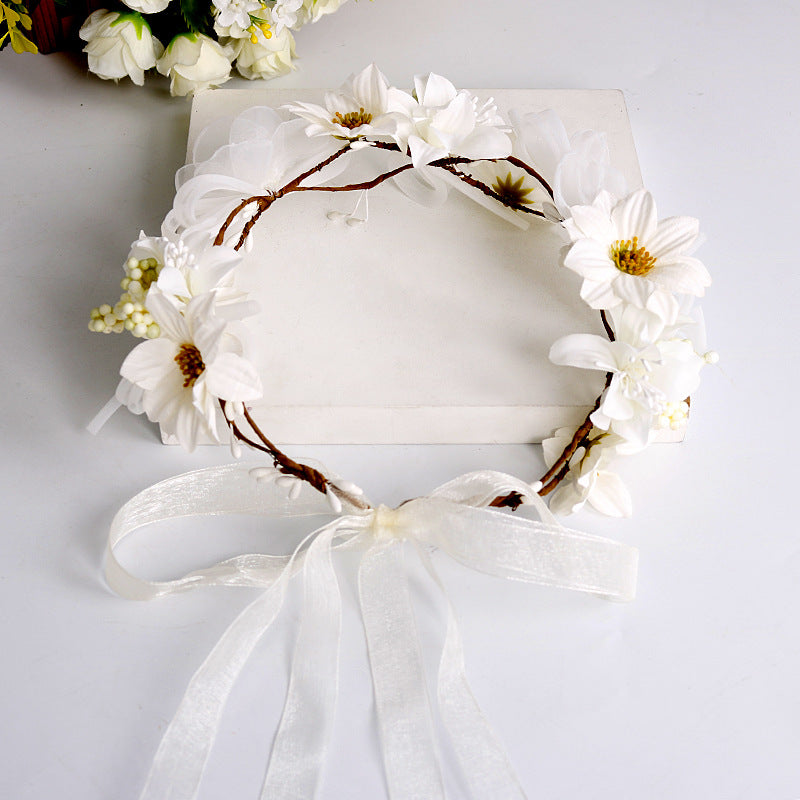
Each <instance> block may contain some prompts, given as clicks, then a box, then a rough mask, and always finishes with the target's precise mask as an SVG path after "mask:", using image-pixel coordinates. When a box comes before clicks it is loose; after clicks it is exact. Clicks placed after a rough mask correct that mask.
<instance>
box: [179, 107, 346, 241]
mask: <svg viewBox="0 0 800 800" xmlns="http://www.w3.org/2000/svg"><path fill="white" fill-rule="evenodd" d="M305 127H306V124H305V122H303V121H302V120H299V119H296V120H290V121H289V122H283V120H282V119H281V118H280V117H279V116H278V114H277V113H276V112H275V111H274V110H273V109H269V108H258V107H257V108H252V109H249V110H248V111H247V112H245V113H244V114H241V115H240V116H239V117H237V119H236V120H235V121H234V123H233V125H232V127H231V130H230V134H229V140H228V141H229V143H228V144H226V145H224V146H223V147H220V148H218V149H217V150H216V152H214V153H213V155H212V156H211V157H210V158H208V159H206V160H205V161H202V162H200V163H198V164H193V165H191V166H190V167H187V168H185V169H184V170H181V172H180V173H179V176H178V182H179V187H178V191H177V193H176V195H175V200H174V203H173V207H172V210H171V211H170V212H169V214H168V215H167V218H166V220H165V222H164V224H165V227H166V228H167V229H168V230H169V231H170V232H179V231H183V232H184V233H185V234H194V233H205V234H206V235H207V236H209V237H211V238H212V239H213V238H214V237H215V236H216V234H217V232H218V231H219V229H220V227H221V226H222V224H223V222H224V221H225V219H226V218H227V216H228V214H229V213H230V212H231V209H233V208H235V207H236V206H237V205H238V203H239V202H240V201H241V199H242V198H244V197H254V196H257V195H267V194H269V193H270V192H274V191H277V190H278V189H280V188H282V187H283V186H285V185H286V183H288V182H289V181H290V180H291V179H293V178H295V177H296V176H297V175H300V174H301V173H302V172H304V171H305V170H306V169H309V168H310V167H312V166H314V165H315V164H318V163H320V162H321V161H323V160H324V159H325V158H327V157H328V156H329V155H331V154H332V153H334V152H335V151H336V150H338V149H339V148H338V146H337V145H336V144H335V143H334V142H333V140H327V139H321V138H311V139H309V137H307V136H306V134H305ZM343 161H344V160H343V159H338V160H337V161H334V162H333V164H331V166H330V167H329V168H328V169H327V170H326V171H325V176H326V177H332V176H333V175H334V174H336V172H337V170H339V169H341V168H343V166H344V164H343ZM340 162H341V163H340ZM315 177H317V178H319V176H315ZM307 183H311V181H309V182H307Z"/></svg>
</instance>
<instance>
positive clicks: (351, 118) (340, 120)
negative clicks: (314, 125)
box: [331, 106, 372, 131]
mask: <svg viewBox="0 0 800 800" xmlns="http://www.w3.org/2000/svg"><path fill="white" fill-rule="evenodd" d="M331 122H333V123H334V124H336V125H341V126H342V127H343V128H347V130H349V131H352V130H353V128H357V127H358V126H359V125H369V124H370V122H372V114H370V113H369V111H365V110H364V106H361V108H359V109H358V111H348V112H347V113H346V114H342V112H341V111H337V112H336V113H335V114H334V115H333V119H331Z"/></svg>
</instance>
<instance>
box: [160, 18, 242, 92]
mask: <svg viewBox="0 0 800 800" xmlns="http://www.w3.org/2000/svg"><path fill="white" fill-rule="evenodd" d="M156 67H157V69H158V71H159V72H160V73H161V74H162V75H168V76H169V78H170V84H169V91H170V94H171V95H173V97H185V96H186V95H191V94H194V93H195V92H197V91H199V90H201V89H208V88H210V87H212V86H221V85H222V84H223V83H225V82H226V81H227V80H229V78H230V77H231V75H230V73H231V60H230V57H229V51H228V49H227V48H224V47H223V46H222V45H220V44H219V43H218V42H215V41H214V40H213V39H211V38H209V37H208V36H204V35H203V34H202V33H181V34H178V36H176V37H175V38H174V39H173V40H172V41H171V42H170V43H169V44H168V45H167V49H166V50H165V51H164V55H163V56H161V58H159V59H158V62H157V64H156Z"/></svg>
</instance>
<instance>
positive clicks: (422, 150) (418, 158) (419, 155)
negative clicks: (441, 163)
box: [408, 136, 448, 167]
mask: <svg viewBox="0 0 800 800" xmlns="http://www.w3.org/2000/svg"><path fill="white" fill-rule="evenodd" d="M408 149H409V150H410V152H411V162H412V163H413V164H414V166H415V167H421V166H424V165H425V164H430V163H431V161H436V159H437V158H444V157H445V156H446V155H447V154H448V153H447V150H445V149H444V148H441V147H435V146H434V145H432V144H428V143H427V142H426V141H424V140H423V139H421V138H420V137H419V136H409V137H408Z"/></svg>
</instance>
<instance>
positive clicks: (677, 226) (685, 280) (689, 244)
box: [564, 189, 711, 309]
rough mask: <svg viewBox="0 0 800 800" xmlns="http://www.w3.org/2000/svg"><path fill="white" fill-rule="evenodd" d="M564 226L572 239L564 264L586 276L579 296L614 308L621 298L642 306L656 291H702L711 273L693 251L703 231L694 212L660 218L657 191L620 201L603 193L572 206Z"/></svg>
mask: <svg viewBox="0 0 800 800" xmlns="http://www.w3.org/2000/svg"><path fill="white" fill-rule="evenodd" d="M570 212H571V214H572V218H571V219H569V220H567V221H566V222H565V223H564V227H565V228H566V230H567V232H568V233H569V235H570V238H571V239H572V241H573V245H572V247H570V249H569V252H568V253H567V255H566V257H565V259H564V266H566V267H567V268H569V269H571V270H573V271H574V272H577V273H578V274H579V275H581V276H582V277H583V285H582V286H581V297H582V298H583V299H584V300H585V301H586V302H587V303H588V304H589V305H590V306H591V307H592V308H597V309H610V308H614V307H615V306H618V305H619V304H620V303H621V302H622V301H625V302H628V303H633V304H635V305H637V306H639V307H642V308H644V307H645V306H646V304H647V301H648V299H649V298H650V297H651V295H652V294H653V293H654V292H655V291H657V290H660V291H667V292H676V293H680V294H690V295H695V296H702V294H703V293H704V289H705V287H706V286H709V285H710V284H711V276H710V275H709V274H708V270H707V269H706V268H705V267H704V266H703V264H702V263H701V262H700V261H698V260H697V259H696V258H693V257H691V256H690V255H689V252H690V251H691V250H692V248H693V246H694V245H695V243H696V241H697V238H698V234H699V223H698V221H697V220H696V219H694V218H692V217H670V218H669V219H665V220H662V221H661V222H659V221H658V217H657V215H656V205H655V201H654V200H653V196H652V195H651V194H650V193H649V192H647V191H645V190H643V189H642V190H639V191H637V192H634V193H633V194H631V195H629V196H628V197H626V198H625V199H624V200H620V201H618V202H615V201H614V198H613V196H612V195H610V194H609V193H608V192H605V191H604V192H600V194H599V195H598V196H597V198H596V199H595V201H594V202H593V203H592V204H591V205H588V206H573V207H572V208H571V209H570Z"/></svg>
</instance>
